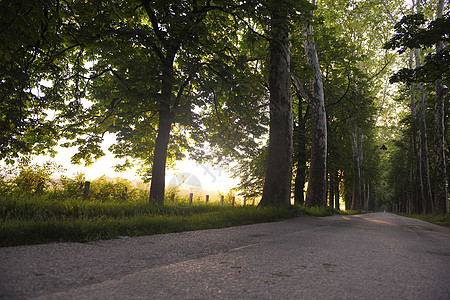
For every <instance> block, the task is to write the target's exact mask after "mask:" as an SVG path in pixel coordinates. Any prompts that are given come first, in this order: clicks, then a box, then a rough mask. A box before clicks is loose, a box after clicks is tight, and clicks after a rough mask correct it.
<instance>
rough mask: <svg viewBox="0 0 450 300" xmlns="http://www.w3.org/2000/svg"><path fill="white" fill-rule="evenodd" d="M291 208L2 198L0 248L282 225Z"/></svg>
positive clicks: (290, 213) (0, 203)
mask: <svg viewBox="0 0 450 300" xmlns="http://www.w3.org/2000/svg"><path fill="white" fill-rule="evenodd" d="M293 216H294V210H292V209H291V208H290V207H255V206H245V207H243V206H235V207H232V206H220V205H218V204H208V205H206V204H192V205H188V204H186V205H183V204H167V205H164V206H152V205H149V204H148V202H147V201H127V202H120V203H118V202H99V201H83V200H79V199H66V200H64V201H55V200H51V199H48V198H45V197H39V196H33V197H26V198H18V197H0V246H16V245H25V244H39V243H49V242H70V241H72V242H87V241H93V240H98V239H112V238H116V237H118V236H125V235H127V236H138V235H149V234H159V233H169V232H180V231H190V230H199V229H209V228H223V227H230V226H238V225H246V224H253V223H260V222H272V221H279V220H283V219H287V218H292V217H293Z"/></svg>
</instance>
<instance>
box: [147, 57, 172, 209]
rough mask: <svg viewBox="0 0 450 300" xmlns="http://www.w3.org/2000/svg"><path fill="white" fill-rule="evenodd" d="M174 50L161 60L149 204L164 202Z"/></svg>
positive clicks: (170, 125) (170, 121)
mask: <svg viewBox="0 0 450 300" xmlns="http://www.w3.org/2000/svg"><path fill="white" fill-rule="evenodd" d="M176 52H177V50H176V49H173V51H168V53H167V55H166V58H165V59H164V60H163V69H162V83H161V102H160V110H159V121H158V135H157V137H156V141H155V152H154V154H153V165H152V181H151V184H150V196H149V202H150V203H151V204H159V205H163V204H164V189H165V184H166V160H167V148H168V145H169V138H170V130H171V127H172V114H171V111H170V103H171V97H172V88H173V63H174V60H175V54H176Z"/></svg>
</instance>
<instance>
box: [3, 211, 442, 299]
mask: <svg viewBox="0 0 450 300" xmlns="http://www.w3.org/2000/svg"><path fill="white" fill-rule="evenodd" d="M0 298H1V299H29V298H37V299H450V229H449V228H445V227H441V226H438V225H433V224H429V223H426V222H422V221H418V220H413V219H409V218H404V217H399V216H396V215H393V214H388V213H376V214H367V215H359V216H332V217H326V218H314V217H307V216H301V217H298V218H295V219H291V220H287V221H283V222H277V223H265V224H256V225H250V226H242V227H233V228H226V229H215V230H202V231H195V232H184V233H176V234H165V235H154V236H145V237H136V238H129V237H122V238H119V239H116V240H109V241H99V242H92V243H60V244H47V245H33V246H21V247H9V248H0Z"/></svg>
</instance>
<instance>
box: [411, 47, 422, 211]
mask: <svg viewBox="0 0 450 300" xmlns="http://www.w3.org/2000/svg"><path fill="white" fill-rule="evenodd" d="M413 60H414V49H411V51H410V56H409V68H410V69H413ZM410 90H411V101H410V109H411V118H412V136H411V143H412V148H413V151H414V158H415V160H414V165H413V169H414V172H413V175H414V182H415V197H414V198H415V199H416V203H415V206H416V209H417V213H422V212H423V199H424V194H423V181H422V151H421V148H420V147H419V139H418V136H417V131H418V130H417V123H418V120H417V113H416V102H415V100H416V92H415V85H414V84H411V86H410Z"/></svg>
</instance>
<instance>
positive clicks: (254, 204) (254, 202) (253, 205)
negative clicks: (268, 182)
mask: <svg viewBox="0 0 450 300" xmlns="http://www.w3.org/2000/svg"><path fill="white" fill-rule="evenodd" d="M252 205H253V206H255V198H253V204H252Z"/></svg>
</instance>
